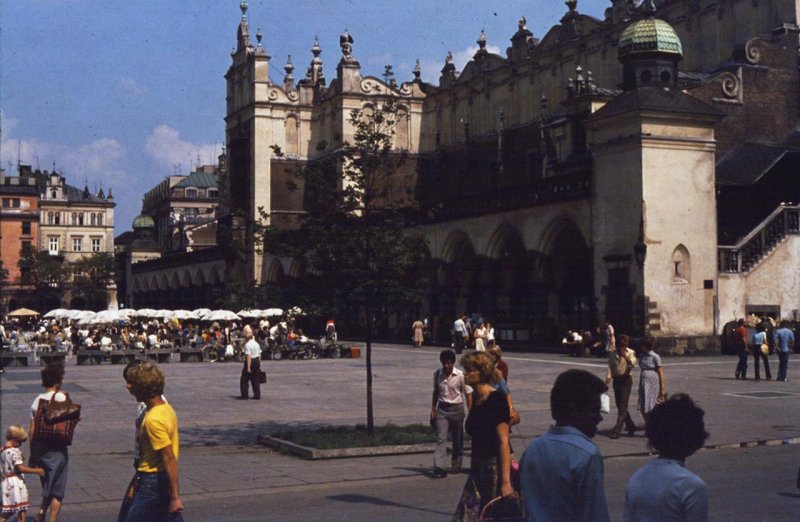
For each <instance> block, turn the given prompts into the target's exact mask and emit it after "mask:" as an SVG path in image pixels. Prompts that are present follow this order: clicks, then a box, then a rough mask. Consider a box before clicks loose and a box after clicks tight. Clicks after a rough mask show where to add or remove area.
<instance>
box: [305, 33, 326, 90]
mask: <svg viewBox="0 0 800 522" xmlns="http://www.w3.org/2000/svg"><path fill="white" fill-rule="evenodd" d="M311 54H313V55H314V57H313V58H312V59H311V64H310V65H309V66H308V71H306V81H307V82H310V83H311V84H312V85H316V84H317V83H323V84H324V83H325V77H324V75H323V72H322V58H320V57H319V55H320V54H322V48H321V47H320V46H319V38H318V37H317V36H314V45H313V46H312V47H311Z"/></svg>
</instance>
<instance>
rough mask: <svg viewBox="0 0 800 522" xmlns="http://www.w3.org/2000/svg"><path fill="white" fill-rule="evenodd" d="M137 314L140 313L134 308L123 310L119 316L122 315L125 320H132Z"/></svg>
mask: <svg viewBox="0 0 800 522" xmlns="http://www.w3.org/2000/svg"><path fill="white" fill-rule="evenodd" d="M137 313H138V312H137V311H136V310H134V309H133V308H123V309H122V310H120V311H119V315H121V316H122V317H124V318H125V319H130V318H131V317H136V314H137Z"/></svg>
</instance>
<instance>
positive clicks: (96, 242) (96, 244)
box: [92, 237, 100, 252]
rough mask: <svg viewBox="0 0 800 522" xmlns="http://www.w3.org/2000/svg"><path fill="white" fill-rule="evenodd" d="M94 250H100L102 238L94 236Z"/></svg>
mask: <svg viewBox="0 0 800 522" xmlns="http://www.w3.org/2000/svg"><path fill="white" fill-rule="evenodd" d="M92 252H100V238H99V237H93V238H92Z"/></svg>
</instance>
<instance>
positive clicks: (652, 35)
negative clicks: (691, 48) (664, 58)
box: [617, 17, 683, 60]
mask: <svg viewBox="0 0 800 522" xmlns="http://www.w3.org/2000/svg"><path fill="white" fill-rule="evenodd" d="M645 53H664V54H672V55H677V56H683V47H682V46H681V40H680V38H678V35H677V34H676V33H675V29H673V28H672V26H671V25H669V24H668V23H667V22H665V21H664V20H659V19H658V18H652V17H647V18H643V19H642V20H639V21H638V22H634V23H632V24H631V25H629V26H628V27H626V28H625V30H624V31H622V36H620V37H619V44H618V54H617V56H618V57H619V59H620V60H622V59H624V58H626V57H628V56H631V55H636V54H645Z"/></svg>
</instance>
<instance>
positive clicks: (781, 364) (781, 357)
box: [778, 350, 789, 381]
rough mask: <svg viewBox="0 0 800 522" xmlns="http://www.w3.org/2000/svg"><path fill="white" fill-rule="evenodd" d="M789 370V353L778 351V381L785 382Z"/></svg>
mask: <svg viewBox="0 0 800 522" xmlns="http://www.w3.org/2000/svg"><path fill="white" fill-rule="evenodd" d="M788 370H789V352H788V351H787V352H783V351H781V350H778V380H779V381H785V380H786V374H787V373H788Z"/></svg>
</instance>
